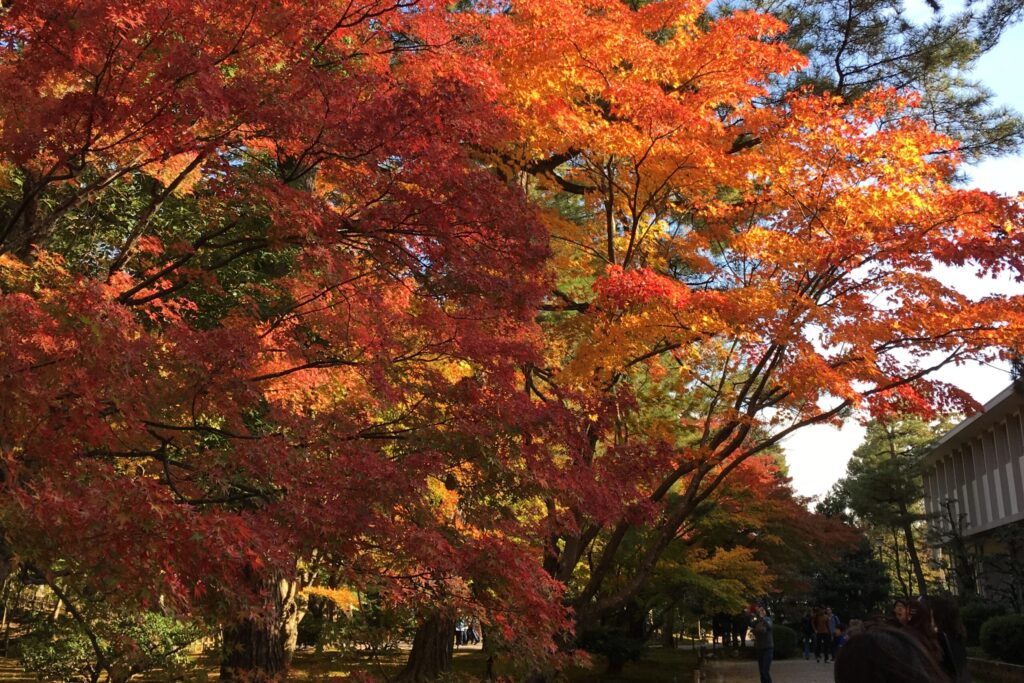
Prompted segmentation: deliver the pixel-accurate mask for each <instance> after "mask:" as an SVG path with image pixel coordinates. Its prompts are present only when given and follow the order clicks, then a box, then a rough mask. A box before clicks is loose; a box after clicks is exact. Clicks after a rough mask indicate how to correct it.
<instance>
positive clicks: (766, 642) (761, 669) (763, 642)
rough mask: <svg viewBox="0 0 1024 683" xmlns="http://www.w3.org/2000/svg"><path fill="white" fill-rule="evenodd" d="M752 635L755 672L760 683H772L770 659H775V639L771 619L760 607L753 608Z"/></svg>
mask: <svg viewBox="0 0 1024 683" xmlns="http://www.w3.org/2000/svg"><path fill="white" fill-rule="evenodd" d="M750 631H751V633H753V634H754V654H755V655H756V656H757V671H758V673H759V674H761V683H772V675H771V668H772V659H773V658H774V657H775V637H774V636H773V635H772V618H771V617H769V616H768V612H767V610H765V608H764V607H762V606H761V605H758V606H757V607H756V608H755V616H754V619H753V620H752V621H751V622H750Z"/></svg>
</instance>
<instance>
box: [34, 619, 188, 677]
mask: <svg viewBox="0 0 1024 683" xmlns="http://www.w3.org/2000/svg"><path fill="white" fill-rule="evenodd" d="M92 628H93V629H95V634H96V637H97V642H98V644H99V646H100V648H101V649H102V650H103V653H104V657H105V658H106V660H107V662H108V663H109V664H110V665H111V668H112V669H114V670H115V671H116V672H117V679H118V680H120V681H127V680H128V679H130V678H131V677H132V676H134V675H135V674H139V673H143V672H145V671H149V670H150V669H156V668H159V669H164V670H166V671H171V672H178V671H184V670H186V669H188V668H189V667H190V666H192V662H191V660H190V659H189V657H188V655H187V653H186V652H185V648H186V647H188V645H189V644H190V643H192V642H193V641H194V640H196V639H197V638H198V637H199V636H200V633H199V631H198V630H197V629H196V627H195V626H193V625H191V624H187V623H184V622H181V621H178V620H176V619H173V618H171V617H166V616H163V615H161V614H157V613H155V612H140V613H136V614H131V613H128V614H114V615H110V616H109V617H108V618H107V619H105V620H103V621H97V622H95V623H94V624H92ZM19 645H20V648H19V649H20V656H21V662H22V664H23V665H24V666H25V668H26V669H28V670H29V671H31V672H33V673H36V674H38V675H39V677H40V678H45V679H50V680H59V681H89V680H94V676H95V675H97V674H98V672H97V662H96V653H95V650H94V649H93V646H92V643H91V642H90V641H89V639H88V637H87V636H86V635H85V633H84V632H83V631H82V629H81V628H80V627H79V625H78V624H77V623H76V622H75V621H74V620H73V619H70V618H65V619H62V620H60V621H58V622H57V623H51V622H49V621H46V622H42V623H38V624H34V625H33V626H32V628H31V632H30V633H29V634H28V635H26V636H25V637H23V638H22V639H21V641H20V643H19Z"/></svg>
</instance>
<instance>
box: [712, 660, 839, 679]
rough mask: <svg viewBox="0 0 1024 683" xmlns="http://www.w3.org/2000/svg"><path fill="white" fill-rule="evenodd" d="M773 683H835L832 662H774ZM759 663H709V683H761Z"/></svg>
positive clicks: (772, 670)
mask: <svg viewBox="0 0 1024 683" xmlns="http://www.w3.org/2000/svg"><path fill="white" fill-rule="evenodd" d="M771 674H772V683H833V681H834V679H833V678H832V662H829V663H828V664H825V663H823V662H815V661H814V660H813V659H812V660H810V661H807V660H804V659H785V660H782V661H777V662H772V669H771ZM760 680H761V679H760V678H759V677H758V675H757V662H754V661H717V662H708V665H707V683H759V681H760Z"/></svg>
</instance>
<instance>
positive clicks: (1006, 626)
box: [981, 614, 1024, 664]
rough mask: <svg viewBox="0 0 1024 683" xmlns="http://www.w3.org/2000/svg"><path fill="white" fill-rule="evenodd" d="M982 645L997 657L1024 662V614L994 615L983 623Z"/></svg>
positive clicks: (1006, 660) (987, 651) (990, 654)
mask: <svg viewBox="0 0 1024 683" xmlns="http://www.w3.org/2000/svg"><path fill="white" fill-rule="evenodd" d="M981 647H982V649H984V650H985V653H986V654H987V655H989V656H991V657H995V658H996V659H1001V660H1003V661H1004V662H1012V663H1013V664H1024V614H1008V615H1006V616H1002V617H992V618H991V619H989V620H988V621H986V622H985V623H984V624H982V626H981Z"/></svg>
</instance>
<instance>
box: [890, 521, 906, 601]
mask: <svg viewBox="0 0 1024 683" xmlns="http://www.w3.org/2000/svg"><path fill="white" fill-rule="evenodd" d="M892 543H893V546H892V558H893V563H894V564H895V569H896V580H897V581H899V582H900V588H902V589H903V595H906V596H909V595H910V586H908V585H907V581H906V579H904V578H903V563H902V562H900V539H899V536H898V535H897V533H896V530H895V529H893V530H892Z"/></svg>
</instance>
